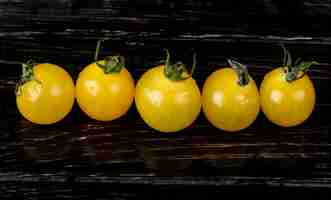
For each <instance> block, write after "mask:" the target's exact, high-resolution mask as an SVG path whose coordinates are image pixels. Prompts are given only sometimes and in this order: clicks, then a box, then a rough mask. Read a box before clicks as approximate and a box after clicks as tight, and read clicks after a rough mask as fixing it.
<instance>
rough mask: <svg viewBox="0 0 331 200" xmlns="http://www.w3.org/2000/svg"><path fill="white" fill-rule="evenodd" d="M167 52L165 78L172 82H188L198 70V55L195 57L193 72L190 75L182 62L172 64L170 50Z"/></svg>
mask: <svg viewBox="0 0 331 200" xmlns="http://www.w3.org/2000/svg"><path fill="white" fill-rule="evenodd" d="M165 51H166V55H167V57H166V60H165V64H164V65H165V67H164V74H165V76H166V77H167V78H168V79H170V80H172V81H181V80H186V79H188V78H190V77H192V75H193V73H194V70H195V68H196V54H194V55H193V65H192V68H191V72H190V73H188V71H187V67H186V65H185V64H184V63H182V62H180V61H179V62H176V63H175V64H171V63H170V53H169V50H168V49H165Z"/></svg>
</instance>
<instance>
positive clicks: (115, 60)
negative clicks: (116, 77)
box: [94, 39, 125, 74]
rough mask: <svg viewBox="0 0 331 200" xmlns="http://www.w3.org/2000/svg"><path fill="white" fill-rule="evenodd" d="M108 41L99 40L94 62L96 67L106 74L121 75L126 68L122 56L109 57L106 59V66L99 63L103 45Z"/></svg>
mask: <svg viewBox="0 0 331 200" xmlns="http://www.w3.org/2000/svg"><path fill="white" fill-rule="evenodd" d="M105 40H108V39H101V40H98V42H97V46H96V49H95V54H94V60H95V62H96V65H97V66H98V67H100V68H101V69H103V71H104V73H105V74H112V73H119V72H121V70H122V68H123V67H124V66H125V59H124V57H123V56H121V55H114V56H107V57H106V58H105V65H102V64H100V63H99V61H98V57H99V53H100V50H101V43H102V42H104V41H105Z"/></svg>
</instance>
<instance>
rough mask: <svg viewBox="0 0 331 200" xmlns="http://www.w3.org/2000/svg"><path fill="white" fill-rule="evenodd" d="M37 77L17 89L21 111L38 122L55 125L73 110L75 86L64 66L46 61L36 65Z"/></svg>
mask: <svg viewBox="0 0 331 200" xmlns="http://www.w3.org/2000/svg"><path fill="white" fill-rule="evenodd" d="M33 74H34V79H35V80H30V81H28V82H26V83H24V84H23V85H21V87H20V88H19V90H18V94H17V95H16V103H17V107H18V110H19V112H20V113H21V114H22V115H23V116H24V117H25V118H26V119H28V120H29V121H31V122H34V123H37V124H52V123H55V122H58V121H60V120H61V119H63V118H64V117H65V116H66V115H67V114H68V113H69V112H70V110H71V108H72V106H73V103H74V99H75V87H74V83H73V81H72V79H71V77H70V75H69V74H68V73H67V72H66V71H65V70H64V69H62V68H61V67H59V66H57V65H54V64H49V63H44V64H38V65H35V66H34V67H33Z"/></svg>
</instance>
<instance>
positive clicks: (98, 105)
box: [16, 48, 315, 132]
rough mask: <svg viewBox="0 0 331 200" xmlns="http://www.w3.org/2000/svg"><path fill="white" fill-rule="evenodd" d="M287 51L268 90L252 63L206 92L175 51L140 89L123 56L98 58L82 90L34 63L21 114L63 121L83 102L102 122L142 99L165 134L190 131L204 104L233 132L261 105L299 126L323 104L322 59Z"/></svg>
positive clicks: (25, 79) (27, 68)
mask: <svg viewBox="0 0 331 200" xmlns="http://www.w3.org/2000/svg"><path fill="white" fill-rule="evenodd" d="M97 52H98V50H97ZM284 52H285V56H284V66H283V67H280V68H276V69H274V70H272V71H271V72H269V73H267V74H266V75H265V77H264V79H263V81H262V84H261V86H260V91H259V90H258V88H257V86H256V83H255V81H254V80H253V78H252V77H251V76H250V75H249V73H248V70H247V67H246V66H245V65H243V64H241V63H239V62H236V61H234V60H228V63H229V65H230V67H229V68H222V69H219V70H217V71H215V72H213V73H212V74H211V75H210V76H209V77H208V78H207V80H206V81H205V83H204V86H203V89H202V94H201V93H200V91H199V88H198V86H197V84H196V82H195V80H194V79H193V77H192V74H193V70H192V71H191V72H189V71H188V70H187V69H186V66H185V65H184V64H183V63H181V62H177V63H172V62H170V56H169V52H168V51H167V59H166V61H165V63H164V64H162V65H159V66H156V67H154V68H151V69H150V70H148V71H147V72H145V73H144V74H143V75H142V76H141V77H140V79H139V81H138V82H137V84H136V86H135V84H134V80H133V78H132V76H131V74H130V72H129V71H128V70H127V69H126V68H125V66H124V58H123V57H122V56H110V57H106V58H105V59H104V60H98V59H97V56H96V60H98V61H96V62H94V63H92V64H90V65H88V66H87V67H85V68H84V69H83V70H82V71H81V72H80V74H79V76H78V79H77V81H76V85H74V82H73V80H72V78H71V77H70V75H69V74H68V73H67V72H66V71H65V70H64V69H63V68H61V67H59V66H57V65H54V64H49V63H43V64H33V63H26V64H24V65H23V74H22V79H21V82H20V83H19V85H18V87H17V91H16V92H17V93H16V94H17V95H16V102H17V107H18V110H19V111H20V113H21V114H22V115H23V116H24V117H25V118H26V119H28V120H30V121H31V122H34V123H37V124H52V123H55V122H58V121H60V120H61V119H63V118H64V117H65V116H66V115H67V114H68V113H69V112H70V110H71V108H72V106H73V103H74V100H75V98H76V99H77V102H78V105H79V107H80V108H81V109H82V111H83V112H84V113H86V114H87V115H88V116H89V117H91V118H93V119H95V120H100V121H111V120H114V119H117V118H119V117H121V116H123V115H124V114H125V113H126V112H127V111H128V110H129V108H130V106H131V105H132V103H133V101H135V104H136V107H137V110H138V112H139V114H140V115H141V117H142V118H143V120H144V121H145V122H146V123H147V124H148V125H149V126H150V127H152V128H154V129H156V130H158V131H161V132H176V131H179V130H182V129H184V128H186V127H188V126H189V125H191V124H192V123H193V122H194V120H195V119H196V118H197V117H198V115H199V113H200V110H201V107H202V110H203V112H204V114H205V116H206V118H207V119H208V120H209V121H210V122H211V124H213V125H214V126H215V127H217V128H219V129H222V130H226V131H239V130H242V129H244V128H247V127H248V126H249V125H251V124H252V123H253V121H254V120H255V119H256V117H257V115H258V113H259V111H260V107H261V109H262V111H263V112H264V114H265V115H266V117H267V118H268V119H269V120H270V121H272V122H273V123H275V124H277V125H280V126H284V127H290V126H296V125H298V124H301V123H302V122H304V121H305V120H306V119H307V118H308V117H309V116H310V114H311V113H312V111H313V108H314V105H315V89H314V86H313V83H312V82H311V80H310V78H309V77H308V76H307V75H306V71H307V69H308V68H309V66H310V65H312V64H314V63H315V62H296V63H295V64H293V63H292V60H291V56H290V54H289V52H288V51H287V50H286V49H285V48H284ZM194 65H195V64H194ZM194 67H195V66H193V67H192V69H194Z"/></svg>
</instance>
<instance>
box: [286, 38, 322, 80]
mask: <svg viewBox="0 0 331 200" xmlns="http://www.w3.org/2000/svg"><path fill="white" fill-rule="evenodd" d="M281 47H282V49H283V52H284V58H283V65H284V72H285V79H286V81H287V82H289V83H291V82H293V81H295V80H298V79H301V78H302V77H303V76H304V75H305V74H306V73H307V71H308V70H309V68H310V67H311V66H312V65H314V64H318V63H317V62H315V61H308V62H306V61H301V59H300V58H298V59H297V60H296V61H295V62H294V63H293V61H292V58H291V54H290V52H289V51H288V50H287V49H286V48H285V46H284V45H283V44H281Z"/></svg>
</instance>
